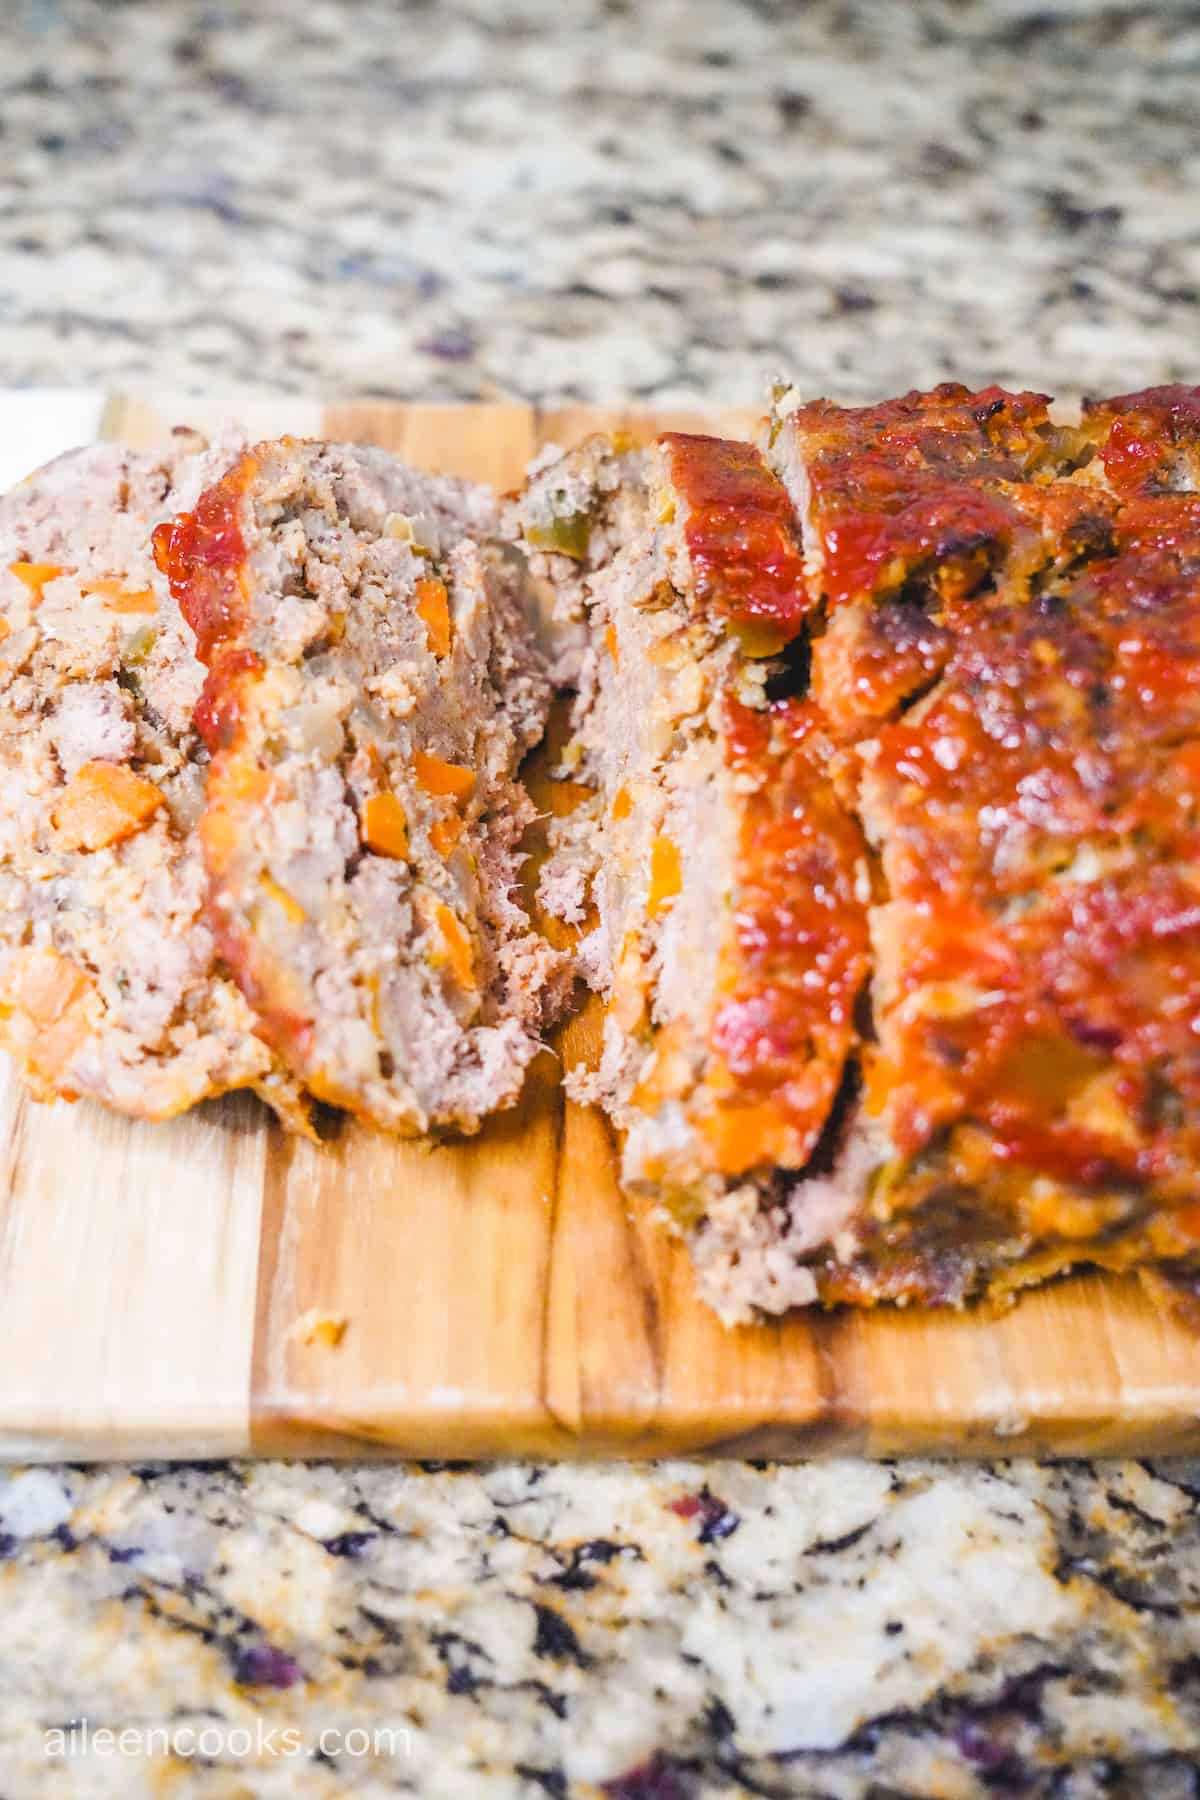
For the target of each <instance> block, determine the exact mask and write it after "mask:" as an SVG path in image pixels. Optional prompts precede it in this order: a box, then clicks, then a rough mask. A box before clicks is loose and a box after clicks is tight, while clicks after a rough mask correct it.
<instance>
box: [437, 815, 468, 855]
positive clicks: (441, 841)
mask: <svg viewBox="0 0 1200 1800" xmlns="http://www.w3.org/2000/svg"><path fill="white" fill-rule="evenodd" d="M462 834H463V822H462V820H461V818H460V817H459V815H458V814H457V813H447V815H446V817H445V818H444V819H435V820H434V821H433V824H432V825H431V826H430V827H429V841H430V843H431V844H432V845H433V847H434V849H435V850H436V851H437V853H438V855H439V856H449V854H450V852H451V851H452V850H453V848H454V846H455V844H457V842H458V840H459V838H460V837H461V836H462Z"/></svg>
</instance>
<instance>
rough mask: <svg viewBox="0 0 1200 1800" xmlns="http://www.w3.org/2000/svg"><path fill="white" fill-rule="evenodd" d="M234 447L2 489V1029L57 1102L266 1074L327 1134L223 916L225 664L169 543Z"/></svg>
mask: <svg viewBox="0 0 1200 1800" xmlns="http://www.w3.org/2000/svg"><path fill="white" fill-rule="evenodd" d="M235 454H236V447H235V446H234V445H232V444H226V445H224V446H215V447H213V448H211V449H210V448H209V447H208V446H207V445H206V444H205V442H204V440H203V439H202V438H199V437H197V436H196V435H195V434H193V433H189V432H180V433H176V434H175V437H174V439H173V440H172V442H171V444H170V445H169V446H168V447H167V448H166V449H165V450H163V451H162V452H159V453H154V454H145V455H139V454H136V453H134V452H132V451H129V450H125V449H122V448H120V447H119V446H116V445H111V444H105V445H97V446H95V447H93V448H89V449H84V450H79V451H75V452H72V453H71V454H70V455H67V456H64V457H61V458H59V459H58V460H57V461H56V462H54V463H51V464H49V465H48V466H47V467H46V468H44V469H42V470H40V471H39V472H38V473H36V474H35V475H33V476H31V477H30V478H29V479H28V480H27V481H25V482H23V483H22V484H21V485H20V486H19V487H17V488H15V489H14V490H13V491H12V492H11V493H9V494H7V495H6V496H5V497H4V498H3V499H2V500H0V773H2V775H3V781H2V783H0V792H2V795H3V799H2V803H0V1041H2V1042H3V1044H4V1047H5V1048H6V1049H7V1050H8V1051H9V1052H10V1053H11V1054H12V1055H13V1057H14V1059H15V1061H16V1064H17V1066H18V1069H19V1070H20V1073H21V1075H22V1077H23V1079H24V1081H25V1083H26V1085H27V1087H28V1088H29V1090H30V1091H31V1092H32V1093H33V1094H34V1096H35V1097H36V1098H38V1099H41V1100H51V1099H55V1098H66V1099H76V1098H80V1097H86V1098H89V1099H94V1100H98V1101H101V1102H103V1103H104V1104H105V1105H107V1106H110V1107H113V1108H116V1109H117V1110H118V1111H121V1112H124V1113H128V1114H130V1115H132V1116H134V1117H137V1118H148V1119H157V1118H166V1117H169V1116H171V1115H173V1114H175V1113H178V1112H181V1111H183V1110H184V1109H185V1108H187V1107H190V1106H193V1105H195V1104H196V1103H197V1102H198V1101H200V1100H204V1099H207V1098H209V1097H212V1096H214V1095H217V1094H221V1093H224V1092H226V1091H228V1090H229V1089H232V1088H241V1087H253V1088H255V1089H256V1090H257V1091H258V1092H259V1093H261V1094H262V1095H263V1097H264V1098H265V1099H267V1100H268V1101H269V1102H270V1104H272V1105H273V1106H274V1107H275V1109H276V1111H277V1112H279V1113H280V1115H281V1116H282V1117H283V1118H284V1119H285V1120H287V1121H288V1122H289V1123H291V1124H292V1125H294V1126H296V1127H297V1128H299V1129H307V1128H308V1127H307V1111H306V1108H305V1105H304V1102H303V1100H302V1098H301V1096H300V1093H299V1091H298V1089H297V1088H296V1085H295V1083H294V1082H293V1081H292V1080H291V1078H290V1077H288V1076H286V1075H285V1073H284V1070H283V1068H282V1065H281V1064H280V1063H279V1062H278V1061H277V1059H276V1058H275V1056H274V1055H273V1054H272V1052H271V1051H270V1050H269V1049H268V1047H267V1046H266V1045H265V1044H264V1043H263V1041H262V1040H261V1038H260V1037H258V1036H257V1034H256V1024H257V1022H256V1020H255V1018H254V1016H253V1014H252V1012H251V1010H250V1008H249V1007H248V1006H247V1004H246V1002H245V1000H244V999H243V997H242V995H241V993H240V991H239V990H238V988H237V986H236V985H235V983H234V982H233V981H231V980H230V979H229V978H228V976H227V975H226V974H224V973H223V972H222V970H221V969H220V967H219V965H218V963H217V961H216V956H215V946H214V942H213V935H212V932H211V930H210V928H209V926H208V924H207V922H206V919H205V917H204V911H203V890H204V871H203V865H202V859H201V855H200V849H199V843H198V840H197V838H196V836H195V830H194V827H195V825H196V821H197V819H198V817H199V812H200V807H201V802H202V798H203V790H204V775H205V768H206V765H207V761H208V756H207V752H206V750H205V748H204V745H203V744H202V742H201V740H200V739H199V737H198V736H197V735H196V733H195V731H194V729H193V726H192V710H193V707H194V705H195V703H196V700H197V698H198V697H199V693H200V689H201V684H202V680H203V674H204V671H203V669H202V668H201V666H200V664H199V663H198V662H197V660H196V657H195V653H194V649H193V643H192V635H191V632H190V631H189V630H188V629H187V627H186V626H185V625H184V623H183V621H182V619H181V618H180V615H179V610H178V608H177V606H176V604H175V602H174V600H173V599H172V598H171V595H170V593H169V591H168V588H167V583H166V581H165V580H164V578H163V577H162V575H160V573H159V572H158V570H157V568H156V567H155V565H154V560H153V556H152V554H151V545H150V538H151V532H152V530H153V528H154V527H155V526H156V525H157V524H158V523H159V522H160V521H162V520H163V519H165V518H167V517H169V516H170V515H171V513H173V512H174V511H175V510H177V509H178V508H179V507H180V506H186V505H190V504H191V503H192V502H193V501H194V499H195V497H196V495H197V494H198V493H199V491H200V489H201V487H202V486H203V484H204V483H205V482H207V481H211V480H212V479H214V477H215V476H216V475H217V474H219V472H220V470H221V469H222V468H223V467H225V466H227V465H228V463H229V461H230V460H231V458H232V456H233V455H235Z"/></svg>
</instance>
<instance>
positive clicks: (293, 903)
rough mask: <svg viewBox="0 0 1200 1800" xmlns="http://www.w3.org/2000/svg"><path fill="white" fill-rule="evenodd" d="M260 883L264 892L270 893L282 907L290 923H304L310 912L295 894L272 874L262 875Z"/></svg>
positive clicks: (277, 904)
mask: <svg viewBox="0 0 1200 1800" xmlns="http://www.w3.org/2000/svg"><path fill="white" fill-rule="evenodd" d="M258 883H259V886H260V887H261V888H262V890H263V893H264V894H268V895H270V897H271V899H272V900H274V902H275V904H276V906H278V907H279V908H280V910H281V911H282V913H283V916H284V918H285V919H287V921H288V923H289V924H291V925H303V923H304V921H305V919H306V918H307V917H308V914H307V913H306V912H305V910H304V908H303V907H302V906H301V904H300V902H299V901H298V900H297V899H296V897H295V895H294V894H289V893H288V891H287V889H286V888H285V887H280V885H279V883H278V882H277V881H276V880H275V879H274V878H273V876H270V875H266V874H263V875H260V876H259V878H258Z"/></svg>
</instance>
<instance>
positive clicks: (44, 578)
mask: <svg viewBox="0 0 1200 1800" xmlns="http://www.w3.org/2000/svg"><path fill="white" fill-rule="evenodd" d="M8 568H9V573H10V574H12V575H15V576H16V578H17V580H18V581H23V582H24V583H25V586H26V587H27V588H28V589H29V591H30V593H31V594H32V595H33V603H34V605H35V606H36V605H37V604H38V602H39V600H40V599H41V597H42V589H43V588H44V587H45V585H46V583H47V582H48V581H53V580H54V579H55V577H56V576H59V575H65V574H66V572H67V571H66V570H65V569H63V568H60V566H59V565H58V563H35V562H11V563H9V565H8Z"/></svg>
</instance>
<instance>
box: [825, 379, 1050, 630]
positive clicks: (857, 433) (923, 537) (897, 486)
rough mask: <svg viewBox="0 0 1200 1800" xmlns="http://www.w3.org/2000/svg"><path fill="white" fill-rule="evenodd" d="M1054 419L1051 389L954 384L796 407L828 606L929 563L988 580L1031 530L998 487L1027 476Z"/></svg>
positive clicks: (946, 581)
mask: <svg viewBox="0 0 1200 1800" xmlns="http://www.w3.org/2000/svg"><path fill="white" fill-rule="evenodd" d="M1048 418H1049V415H1048V413H1047V399H1046V396H1045V395H1044V394H1032V393H1020V394H1010V393H1007V392H1006V391H1005V390H1004V389H1003V388H997V387H991V388H984V389H982V390H980V391H979V392H978V393H971V392H970V391H969V390H968V389H967V388H964V387H960V386H957V385H956V384H954V383H946V384H944V385H943V386H942V387H940V388H935V389H934V390H933V392H932V393H928V394H921V393H915V392H914V393H910V394H905V395H904V396H903V397H902V398H900V399H899V400H891V401H887V402H885V403H884V404H883V405H880V406H868V407H838V406H832V405H831V404H830V403H829V402H828V401H818V402H816V403H815V404H814V405H811V406H805V407H800V408H799V409H798V410H797V411H796V412H794V413H793V414H792V415H791V420H790V423H791V426H792V429H793V431H794V432H795V434H796V436H797V439H798V441H799V443H800V446H801V449H802V453H803V455H804V460H805V463H806V466H807V471H808V479H809V484H810V488H811V494H812V500H811V508H810V518H809V521H808V523H809V524H810V525H811V527H812V528H813V529H815V530H816V532H817V533H818V536H819V538H820V550H821V554H822V559H823V563H824V569H823V573H822V575H821V578H820V579H821V585H822V587H823V589H824V591H825V593H826V596H827V599H828V601H829V604H830V605H831V606H838V605H842V604H845V603H846V602H847V601H850V600H853V599H855V598H861V597H865V596H867V595H871V594H874V593H875V592H876V591H877V590H878V589H879V588H880V587H881V586H883V587H886V588H888V589H894V588H897V587H899V586H901V585H902V584H903V582H904V580H905V579H906V578H907V576H908V574H909V573H910V572H911V571H912V570H914V569H916V568H919V567H923V566H926V565H930V564H932V565H933V566H934V567H935V569H936V572H937V577H938V582H939V585H941V586H943V587H945V588H947V589H949V590H953V589H954V588H955V586H956V585H959V586H961V584H962V583H963V582H966V583H968V584H972V583H974V582H975V581H977V580H978V579H979V577H980V575H981V574H983V573H986V566H987V560H988V558H989V556H994V555H995V553H996V551H997V550H1003V548H1004V547H1005V546H1006V545H1008V544H1009V543H1010V542H1011V540H1012V538H1013V536H1014V534H1015V533H1016V532H1017V531H1018V530H1019V528H1020V526H1021V517H1020V514H1019V512H1018V511H1017V510H1016V509H1015V508H1014V507H1013V506H1012V505H1011V504H1010V503H1009V502H1008V501H1007V500H1006V499H1005V498H1004V497H1003V496H1002V495H1000V494H998V493H995V492H993V491H989V490H990V488H994V486H995V484H997V483H1000V482H1017V481H1021V480H1023V479H1024V478H1025V475H1026V473H1027V472H1028V468H1029V466H1030V464H1031V463H1032V462H1034V461H1036V460H1037V459H1038V458H1040V457H1041V455H1042V454H1043V453H1044V442H1043V438H1042V436H1041V435H1040V433H1041V430H1042V429H1044V428H1046V427H1047V426H1048Z"/></svg>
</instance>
